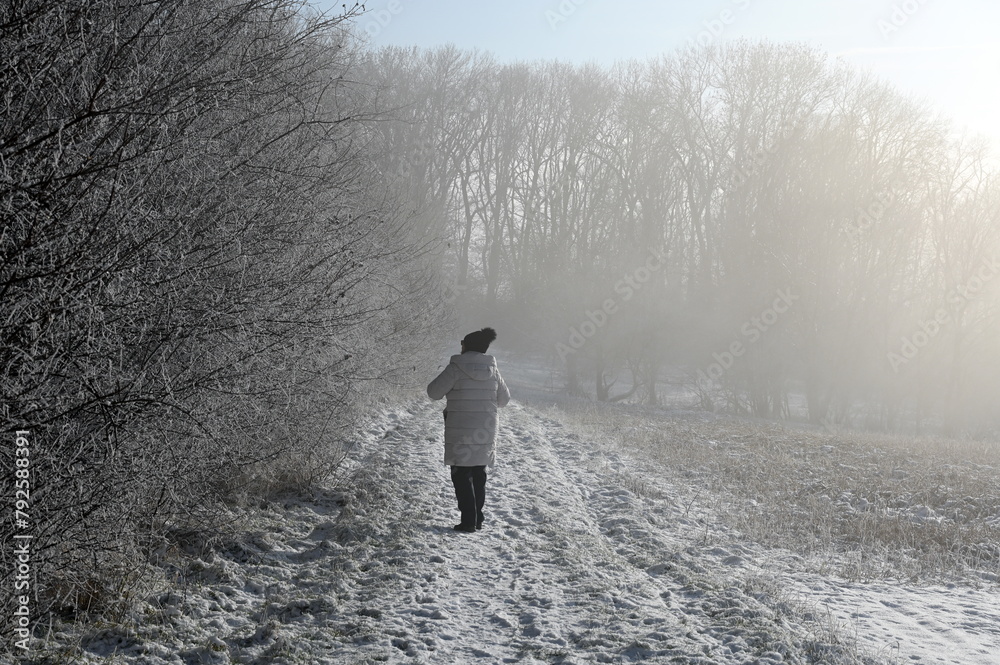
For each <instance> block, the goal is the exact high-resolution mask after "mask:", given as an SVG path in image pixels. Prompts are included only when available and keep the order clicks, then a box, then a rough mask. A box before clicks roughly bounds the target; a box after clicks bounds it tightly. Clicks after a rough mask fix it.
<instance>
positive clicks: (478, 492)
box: [451, 466, 486, 526]
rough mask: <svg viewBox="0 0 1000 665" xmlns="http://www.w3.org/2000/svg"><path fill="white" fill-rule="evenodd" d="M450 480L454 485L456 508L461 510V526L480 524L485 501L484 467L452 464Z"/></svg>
mask: <svg viewBox="0 0 1000 665" xmlns="http://www.w3.org/2000/svg"><path fill="white" fill-rule="evenodd" d="M451 482H452V484H453V485H454V486H455V498H456V499H458V509H459V510H460V511H462V526H482V524H483V505H484V504H485V503H486V467H485V466H453V467H451Z"/></svg>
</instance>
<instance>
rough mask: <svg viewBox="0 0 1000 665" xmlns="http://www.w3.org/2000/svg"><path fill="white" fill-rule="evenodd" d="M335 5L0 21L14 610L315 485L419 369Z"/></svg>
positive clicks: (409, 288)
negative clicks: (25, 444) (19, 448)
mask: <svg viewBox="0 0 1000 665" xmlns="http://www.w3.org/2000/svg"><path fill="white" fill-rule="evenodd" d="M354 11H356V10H350V9H349V10H347V14H346V15H344V16H338V17H329V16H327V17H322V16H316V15H312V14H307V13H306V12H305V11H304V10H303V9H302V6H301V5H300V4H299V3H295V2H287V1H286V0H192V1H189V2H164V3H146V2H138V1H135V0H94V1H92V2H78V1H74V0H57V1H55V2H50V1H44V2H43V1H42V0H28V1H27V2H21V3H4V4H3V5H0V81H2V84H0V89H2V91H3V102H4V109H3V122H2V123H0V219H2V224H0V228H2V231H0V252H2V259H0V300H2V302H3V303H4V308H3V317H2V319H0V366H2V368H3V373H2V375H0V393H2V395H3V400H4V401H3V406H2V409H3V410H2V413H3V418H4V421H5V426H4V431H5V432H9V433H10V434H9V435H5V436H9V438H10V439H11V440H10V441H8V442H6V443H5V444H4V445H3V446H0V450H2V451H3V452H2V454H0V463H2V464H3V468H4V469H5V471H4V481H3V484H2V487H3V494H4V496H5V497H11V496H13V490H12V489H11V488H10V484H9V483H10V480H9V479H10V474H8V473H7V470H10V469H11V468H13V467H12V464H13V461H12V457H13V445H12V444H13V433H12V432H13V431H14V430H25V431H28V432H29V433H30V434H29V439H30V442H31V457H30V459H31V509H30V515H31V522H30V527H29V528H30V532H31V534H32V535H33V537H34V539H33V541H32V548H33V559H32V575H33V577H32V587H31V593H32V602H33V606H34V608H35V611H36V613H41V612H44V611H47V610H60V609H61V610H65V611H67V612H79V611H86V610H92V609H95V608H97V607H99V606H106V605H107V603H108V601H109V600H112V599H115V598H120V597H123V596H124V595H127V594H124V593H123V591H122V589H121V588H120V587H119V585H124V586H127V585H128V584H131V583H132V582H131V580H133V579H134V578H135V577H136V575H137V574H138V573H137V572H136V571H138V570H139V569H140V568H141V562H142V560H143V557H144V552H146V551H148V550H149V549H150V547H151V546H152V545H153V544H154V543H157V542H158V541H159V540H161V539H162V538H163V535H164V534H165V533H168V532H170V531H171V530H183V529H192V528H194V529H208V528H211V527H212V525H213V524H215V523H216V522H217V521H218V519H217V518H216V517H215V515H216V514H217V512H216V511H215V510H214V508H213V506H215V505H218V504H219V502H221V501H231V500H233V499H234V498H238V497H241V496H242V497H249V498H253V497H255V496H260V495H261V494H263V493H267V492H270V491H273V490H275V489H280V488H281V487H284V486H287V485H288V484H290V483H291V484H297V483H302V482H308V481H309V480H310V479H311V478H313V477H315V476H318V475H322V474H323V473H324V472H327V471H328V470H329V469H330V468H331V467H332V466H333V465H335V464H336V463H337V460H338V459H339V458H340V455H341V452H340V448H339V442H340V441H341V440H342V439H343V438H344V436H345V435H348V434H349V433H350V431H351V427H352V425H353V424H354V422H355V418H356V416H357V414H358V413H359V412H360V410H361V408H362V406H363V403H364V398H365V396H366V395H367V394H370V393H371V392H372V391H371V386H373V385H375V384H376V380H384V379H386V378H392V379H394V380H399V378H400V376H406V375H409V374H410V372H411V368H412V367H413V366H414V364H415V363H418V362H420V360H419V357H418V358H416V359H414V358H412V357H410V355H411V352H413V349H414V347H413V344H412V343H409V342H408V341H407V340H411V339H414V338H416V337H417V335H415V334H414V331H415V330H418V329H420V327H421V326H423V325H426V322H427V321H428V320H430V319H431V318H433V317H434V316H435V310H434V308H433V307H428V306H426V304H425V303H423V302H419V301H420V299H421V298H422V293H423V292H424V291H425V290H426V289H427V288H428V284H429V283H431V282H428V281H427V280H421V279H417V278H416V277H415V276H419V275H423V274H424V273H425V272H426V271H425V270H424V269H423V267H422V266H421V264H420V259H419V257H415V256H414V253H413V252H411V251H406V252H404V251H403V247H404V244H403V243H404V241H405V240H406V235H405V233H402V232H401V230H400V225H401V220H400V219H399V218H398V217H397V216H396V215H395V213H393V212H392V211H391V210H390V209H389V208H388V207H387V206H386V205H385V204H384V203H383V202H382V201H383V200H384V196H383V194H382V193H381V190H380V185H379V181H378V178H377V175H376V173H375V172H374V170H373V169H372V168H371V167H370V165H369V162H368V160H367V158H366V156H365V152H364V149H365V146H364V143H365V142H364V140H363V139H364V129H363V125H364V123H363V121H362V117H364V116H366V115H367V114H368V112H369V109H366V108H363V107H362V106H361V104H362V101H361V99H362V98H361V96H360V95H358V94H356V93H355V92H354V90H353V88H352V86H351V85H350V84H348V83H347V81H348V79H349V78H350V77H349V75H348V72H349V67H350V62H351V58H352V54H353V53H354V50H355V48H356V47H355V46H353V44H352V37H351V34H350V31H349V19H350V18H351V15H352V13H353V12H354ZM401 284H402V286H400V285H401ZM415 301H417V302H419V304H418V305H417V306H416V307H414V308H413V310H412V311H411V310H410V307H411V305H410V304H409V303H413V302H415ZM404 363H405V368H406V372H405V374H404V373H403V370H401V369H400V368H401V367H402V366H403V364H404ZM12 517H13V511H12V510H5V511H4V514H3V517H2V518H0V519H2V521H0V539H2V540H3V542H5V543H9V542H11V540H10V535H11V531H12V529H13V528H14V527H15V524H14V523H13V521H12ZM10 556H11V553H10V548H5V549H4V551H3V554H2V555H0V565H2V569H3V572H2V573H0V586H2V587H3V588H4V589H5V590H10V589H11V588H12V584H11V580H10V579H8V576H10V575H11V574H12V570H13V565H12V562H11V560H10ZM0 605H2V606H3V611H4V615H5V616H10V615H11V613H10V612H9V611H8V609H9V607H10V599H9V596H8V595H7V594H3V595H2V596H0ZM5 634H9V631H5Z"/></svg>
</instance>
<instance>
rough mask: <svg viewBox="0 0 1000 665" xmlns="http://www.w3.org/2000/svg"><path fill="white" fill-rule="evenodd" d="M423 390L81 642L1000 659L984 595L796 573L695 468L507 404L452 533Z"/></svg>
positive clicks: (434, 407)
mask: <svg viewBox="0 0 1000 665" xmlns="http://www.w3.org/2000/svg"><path fill="white" fill-rule="evenodd" d="M440 408H441V405H440V404H431V403H428V402H427V401H425V400H419V399H417V400H414V401H412V402H411V403H409V404H407V405H405V406H402V407H399V408H396V409H393V410H389V411H386V412H384V413H382V414H381V415H380V417H379V419H378V420H377V421H376V422H374V423H373V424H372V425H371V427H370V428H369V430H368V432H367V435H366V436H365V438H364V440H363V441H362V442H361V443H359V447H358V449H357V450H355V451H354V452H353V454H352V456H351V461H350V464H349V467H350V468H345V471H344V472H345V474H346V473H349V474H350V481H349V482H344V481H345V480H346V479H345V478H344V477H341V478H340V479H338V480H339V481H340V486H342V487H345V488H347V489H346V491H336V490H334V489H332V487H333V485H331V486H330V487H328V488H325V489H324V488H322V487H321V488H318V489H317V491H316V493H315V494H314V496H312V497H311V498H309V499H295V500H289V501H287V502H285V503H284V504H283V505H279V506H275V507H272V508H271V509H270V510H268V511H267V512H266V514H265V520H266V521H262V522H261V523H260V524H258V525H257V526H256V527H255V528H254V529H253V531H254V532H255V533H253V535H252V537H250V538H243V539H241V540H239V541H238V542H231V543H228V544H226V545H224V546H222V547H216V548H215V550H214V551H212V552H209V553H207V554H205V555H204V558H203V560H200V561H196V562H195V565H194V566H193V567H191V569H190V570H187V571H186V572H185V573H184V575H183V576H182V577H181V580H180V584H179V587H178V589H177V591H174V592H169V593H163V594H160V595H159V596H157V597H155V598H154V599H152V600H151V601H150V602H149V603H147V604H146V606H145V607H142V608H140V611H139V613H138V614H137V615H136V616H135V618H134V623H133V624H132V625H131V626H129V625H128V624H127V622H126V623H125V624H123V625H122V626H117V627H113V628H108V629H105V630H101V631H98V632H96V633H93V634H90V635H87V636H85V637H84V639H83V640H82V645H83V651H82V653H80V652H78V655H79V656H82V658H81V660H83V661H88V660H89V661H92V662H96V660H97V659H96V658H94V657H95V656H96V657H99V658H101V660H102V661H103V659H104V658H105V657H107V656H112V657H113V658H114V659H115V660H114V661H113V662H122V663H126V662H127V663H149V664H150V665H163V664H165V663H183V664H185V665H187V664H189V663H236V662H238V663H254V664H260V665H264V664H265V663H267V664H270V663H317V664H319V663H323V664H338V665H340V664H352V663H357V664H360V663H380V662H387V663H434V664H437V663H441V664H450V663H461V664H466V663H483V665H492V664H493V663H525V664H532V663H631V662H648V663H704V664H706V665H707V664H713V665H725V664H730V663H733V664H735V663H740V664H751V663H756V664H762V665H766V664H770V663H820V662H823V663H829V664H831V665H833V664H836V663H903V662H906V663H921V664H925V663H926V664H929V663H950V664H954V665H980V664H981V665H991V664H992V665H996V664H997V663H1000V655H997V654H1000V607H998V603H997V600H996V598H995V594H991V593H989V592H985V591H983V592H980V591H974V590H969V589H950V590H949V589H932V588H912V589H906V588H902V587H899V586H894V585H889V584H884V585H861V584H848V583H844V582H841V581H838V580H835V579H828V578H824V577H821V576H818V575H816V574H815V573H807V572H804V569H805V566H804V565H803V564H802V561H801V559H799V558H798V557H796V556H794V555H791V554H789V553H783V552H776V551H773V550H765V549H763V548H760V547H757V546H755V545H752V544H748V543H745V542H742V541H741V539H739V538H737V537H735V536H733V535H732V534H729V533H728V532H727V531H726V530H725V528H724V527H723V526H722V525H721V524H720V523H719V521H718V520H717V519H716V516H715V515H714V513H713V510H716V509H718V506H716V505H714V504H713V501H712V499H711V497H709V496H705V495H703V494H702V493H701V492H700V491H699V490H698V488H697V487H692V486H690V485H689V484H685V483H680V484H672V482H671V481H670V480H669V477H670V474H669V473H664V470H662V469H656V468H649V467H648V466H647V464H648V463H647V462H646V461H644V460H639V459H634V458H631V457H629V456H628V455H627V454H626V453H625V452H624V451H621V450H617V449H615V448H613V447H612V446H610V445H608V444H606V443H603V442H600V441H588V440H583V439H581V438H580V437H578V436H577V435H576V434H575V433H573V432H571V431H567V429H566V428H564V427H563V426H562V425H561V424H560V423H559V422H558V421H557V420H555V418H554V416H555V415H556V414H555V413H549V412H546V411H543V410H539V409H537V408H533V407H529V406H525V405H523V404H520V403H517V402H514V403H512V404H511V405H510V406H509V407H508V408H507V409H505V410H504V411H503V413H502V417H501V431H500V439H499V440H500V456H499V460H500V461H499V464H498V466H497V467H496V469H495V470H494V471H493V472H492V473H491V475H490V478H489V481H488V485H487V493H488V498H487V505H486V520H487V521H486V524H485V527H484V529H483V530H482V531H480V532H477V533H474V534H464V533H458V532H455V531H453V530H452V528H451V526H452V525H453V524H455V523H456V522H457V521H458V513H457V509H456V508H455V500H454V495H453V490H452V488H451V482H450V478H449V475H448V472H447V468H446V467H445V466H444V465H443V464H442V462H441V458H442V445H443V444H442V430H443V427H442V423H441V414H440Z"/></svg>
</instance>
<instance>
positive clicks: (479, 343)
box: [462, 328, 497, 353]
mask: <svg viewBox="0 0 1000 665" xmlns="http://www.w3.org/2000/svg"><path fill="white" fill-rule="evenodd" d="M496 338H497V331H496V330H493V328H483V329H482V330H477V331H476V332H470V333H469V334H468V335H466V336H465V338H464V339H462V344H463V345H465V350H466V351H478V352H479V353H486V349H488V348H490V342H492V341H493V340H495V339H496Z"/></svg>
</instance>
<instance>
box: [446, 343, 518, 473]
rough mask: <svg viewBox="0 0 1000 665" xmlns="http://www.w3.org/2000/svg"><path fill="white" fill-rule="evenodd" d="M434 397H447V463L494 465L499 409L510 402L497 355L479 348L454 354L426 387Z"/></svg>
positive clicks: (450, 464)
mask: <svg viewBox="0 0 1000 665" xmlns="http://www.w3.org/2000/svg"><path fill="white" fill-rule="evenodd" d="M427 395H428V396H429V397H430V398H431V399H441V398H442V397H445V396H447V398H448V406H446V407H445V414H446V415H445V421H444V463H445V464H447V465H449V466H484V465H488V466H493V465H494V464H495V463H496V438H497V424H498V423H497V408H498V407H501V406H506V405H507V403H508V402H510V391H509V390H508V389H507V384H506V383H504V380H503V377H502V376H500V370H499V369H498V368H497V361H496V358H494V357H493V356H488V355H486V354H485V353H479V352H478V351H466V352H465V353H463V354H461V355H455V356H452V357H451V362H449V363H448V366H447V367H445V368H444V371H443V372H441V373H440V374H439V375H438V376H437V378H435V379H434V380H433V381H431V382H430V385H428V386H427Z"/></svg>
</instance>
